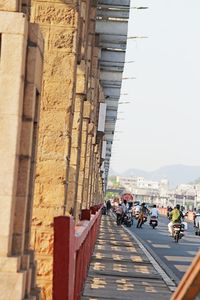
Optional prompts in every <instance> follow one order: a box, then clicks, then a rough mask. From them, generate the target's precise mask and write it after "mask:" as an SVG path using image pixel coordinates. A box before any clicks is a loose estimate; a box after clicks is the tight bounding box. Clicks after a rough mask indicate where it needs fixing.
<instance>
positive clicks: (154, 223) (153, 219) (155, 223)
mask: <svg viewBox="0 0 200 300" xmlns="http://www.w3.org/2000/svg"><path fill="white" fill-rule="evenodd" d="M149 225H150V226H151V227H152V228H153V229H155V228H156V226H158V218H157V217H155V216H152V217H151V218H150V221H149Z"/></svg>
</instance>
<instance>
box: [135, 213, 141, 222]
mask: <svg viewBox="0 0 200 300" xmlns="http://www.w3.org/2000/svg"><path fill="white" fill-rule="evenodd" d="M139 214H140V213H139V212H136V213H135V214H134V217H135V219H136V220H138V218H139Z"/></svg>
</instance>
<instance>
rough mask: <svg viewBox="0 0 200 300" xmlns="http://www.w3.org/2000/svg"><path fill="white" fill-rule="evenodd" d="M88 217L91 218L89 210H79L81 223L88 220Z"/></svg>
mask: <svg viewBox="0 0 200 300" xmlns="http://www.w3.org/2000/svg"><path fill="white" fill-rule="evenodd" d="M90 217H91V212H90V209H82V210H81V218H80V219H81V221H82V220H88V221H89V220H90Z"/></svg>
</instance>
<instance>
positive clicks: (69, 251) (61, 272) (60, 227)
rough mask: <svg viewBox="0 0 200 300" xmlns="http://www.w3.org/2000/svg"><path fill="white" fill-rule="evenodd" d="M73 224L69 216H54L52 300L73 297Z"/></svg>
mask: <svg viewBox="0 0 200 300" xmlns="http://www.w3.org/2000/svg"><path fill="white" fill-rule="evenodd" d="M74 281H75V225H74V221H73V219H72V218H71V217H65V216H61V217H56V218H54V260H53V300H71V299H73V298H74Z"/></svg>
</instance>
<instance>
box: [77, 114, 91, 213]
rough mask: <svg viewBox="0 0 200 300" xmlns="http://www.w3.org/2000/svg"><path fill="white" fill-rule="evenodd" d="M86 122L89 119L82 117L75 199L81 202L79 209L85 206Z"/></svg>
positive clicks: (87, 122)
mask: <svg viewBox="0 0 200 300" xmlns="http://www.w3.org/2000/svg"><path fill="white" fill-rule="evenodd" d="M88 124H89V119H88V118H83V126H82V134H81V135H82V143H81V155H80V169H79V180H78V194H77V201H78V203H80V204H81V206H80V209H83V208H86V206H85V205H86V203H85V202H84V201H83V200H84V199H83V194H84V179H85V165H86V150H87V144H88Z"/></svg>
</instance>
